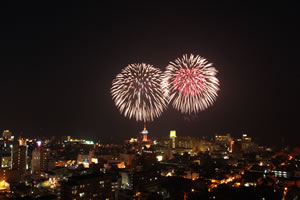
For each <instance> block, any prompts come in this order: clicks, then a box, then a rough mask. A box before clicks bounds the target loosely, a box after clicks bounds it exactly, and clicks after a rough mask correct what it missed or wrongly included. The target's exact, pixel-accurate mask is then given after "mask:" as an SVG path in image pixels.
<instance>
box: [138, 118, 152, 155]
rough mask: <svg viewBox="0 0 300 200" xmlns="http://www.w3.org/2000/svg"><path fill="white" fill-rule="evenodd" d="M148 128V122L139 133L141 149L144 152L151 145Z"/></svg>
mask: <svg viewBox="0 0 300 200" xmlns="http://www.w3.org/2000/svg"><path fill="white" fill-rule="evenodd" d="M148 133H149V132H148V130H147V128H146V123H145V124H144V129H143V130H142V131H141V132H140V134H139V151H140V152H142V151H143V150H144V149H145V147H147V148H149V147H150V140H149V138H148Z"/></svg>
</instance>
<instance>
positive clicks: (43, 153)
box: [31, 147, 50, 173]
mask: <svg viewBox="0 0 300 200" xmlns="http://www.w3.org/2000/svg"><path fill="white" fill-rule="evenodd" d="M49 158H50V149H46V148H44V147H39V148H37V149H35V150H33V151H32V159H31V170H32V172H33V173H34V172H42V171H47V170H48V167H49Z"/></svg>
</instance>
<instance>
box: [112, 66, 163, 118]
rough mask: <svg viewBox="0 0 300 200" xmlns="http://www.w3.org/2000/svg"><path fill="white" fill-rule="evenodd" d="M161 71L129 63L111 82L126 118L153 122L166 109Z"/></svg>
mask: <svg viewBox="0 0 300 200" xmlns="http://www.w3.org/2000/svg"><path fill="white" fill-rule="evenodd" d="M161 82H162V72H161V70H159V69H157V68H154V67H153V66H152V65H149V64H145V63H142V64H130V65H128V66H127V67H125V68H124V69H123V70H122V71H121V73H120V74H118V75H117V76H116V78H115V79H114V80H113V82H112V87H111V95H112V98H113V100H114V102H115V105H116V106H117V108H118V109H119V111H120V112H121V114H123V115H124V116H125V117H129V118H135V119H136V121H144V122H146V121H153V120H154V118H157V117H159V116H160V115H161V114H162V112H163V111H164V110H165V109H166V107H167V99H166V97H165V96H164V94H163V91H164V89H163V88H162V85H161Z"/></svg>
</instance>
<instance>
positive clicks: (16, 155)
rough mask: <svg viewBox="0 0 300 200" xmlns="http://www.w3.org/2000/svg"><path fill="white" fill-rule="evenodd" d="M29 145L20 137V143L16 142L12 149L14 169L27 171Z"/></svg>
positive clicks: (12, 166)
mask: <svg viewBox="0 0 300 200" xmlns="http://www.w3.org/2000/svg"><path fill="white" fill-rule="evenodd" d="M27 149H28V147H27V145H26V144H25V142H24V141H23V140H22V139H20V140H19V143H15V144H14V145H13V146H12V150H11V157H12V158H11V160H12V165H11V168H12V170H18V171H20V172H21V173H25V171H26V169H27Z"/></svg>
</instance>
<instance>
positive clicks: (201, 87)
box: [162, 54, 219, 114]
mask: <svg viewBox="0 0 300 200" xmlns="http://www.w3.org/2000/svg"><path fill="white" fill-rule="evenodd" d="M217 72H218V71H217V70H216V69H215V68H214V67H212V63H208V61H207V60H206V59H205V58H203V57H201V56H198V55H197V56H194V55H193V54H191V55H190V56H189V57H188V56H187V55H184V56H183V58H181V59H180V58H177V59H176V60H175V62H170V63H169V65H168V66H167V67H166V71H165V73H164V75H163V82H162V84H163V85H164V87H165V88H167V89H166V90H165V92H164V93H165V96H166V97H168V100H169V102H170V103H171V104H172V105H173V107H174V108H175V109H176V110H179V111H181V112H182V113H184V114H191V113H197V112H199V111H202V110H205V109H206V108H207V107H209V106H211V105H212V104H213V102H214V101H215V100H216V98H217V96H218V95H217V92H218V90H219V80H218V79H217V78H216V77H215V76H216V74H217Z"/></svg>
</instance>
